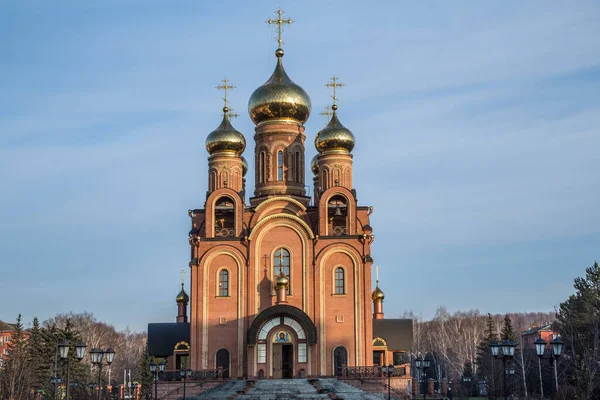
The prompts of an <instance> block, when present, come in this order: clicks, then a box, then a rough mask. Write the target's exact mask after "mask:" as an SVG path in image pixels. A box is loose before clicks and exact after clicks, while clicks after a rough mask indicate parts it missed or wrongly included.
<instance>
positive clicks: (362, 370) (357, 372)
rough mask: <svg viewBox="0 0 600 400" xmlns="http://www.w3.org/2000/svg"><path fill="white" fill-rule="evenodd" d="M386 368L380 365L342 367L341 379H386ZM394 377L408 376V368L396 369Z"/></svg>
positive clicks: (393, 373)
mask: <svg viewBox="0 0 600 400" xmlns="http://www.w3.org/2000/svg"><path fill="white" fill-rule="evenodd" d="M384 368H385V367H381V366H379V365H370V366H355V367H348V366H342V367H340V373H339V375H338V376H339V377H341V378H360V379H364V378H384V377H387V376H388V375H387V372H385V371H384ZM391 376H393V377H398V376H406V368H405V367H395V368H394V372H392V375H391Z"/></svg>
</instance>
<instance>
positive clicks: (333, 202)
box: [327, 195, 348, 236]
mask: <svg viewBox="0 0 600 400" xmlns="http://www.w3.org/2000/svg"><path fill="white" fill-rule="evenodd" d="M327 213H328V217H329V235H330V236H342V235H347V234H348V226H347V221H348V203H347V201H346V198H345V197H344V196H341V195H336V196H333V197H332V198H331V199H329V203H328V204H327Z"/></svg>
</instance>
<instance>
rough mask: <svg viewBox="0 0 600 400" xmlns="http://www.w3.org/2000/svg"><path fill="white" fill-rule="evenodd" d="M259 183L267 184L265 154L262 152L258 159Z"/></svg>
mask: <svg viewBox="0 0 600 400" xmlns="http://www.w3.org/2000/svg"><path fill="white" fill-rule="evenodd" d="M258 182H259V183H265V152H264V151H261V152H260V156H259V159H258Z"/></svg>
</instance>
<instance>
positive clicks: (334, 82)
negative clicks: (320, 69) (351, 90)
mask: <svg viewBox="0 0 600 400" xmlns="http://www.w3.org/2000/svg"><path fill="white" fill-rule="evenodd" d="M342 86H344V84H343V83H342V82H340V79H339V78H338V77H337V76H335V75H334V76H333V78H331V82H327V83H326V84H325V87H328V88H333V95H332V96H331V98H332V99H333V107H335V108H333V110H334V111H335V110H336V109H337V105H336V103H335V102H336V101H337V100H338V98H337V97H336V89H337V88H339V87H342Z"/></svg>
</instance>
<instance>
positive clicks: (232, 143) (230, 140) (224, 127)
mask: <svg viewBox="0 0 600 400" xmlns="http://www.w3.org/2000/svg"><path fill="white" fill-rule="evenodd" d="M228 111H229V109H228V108H227V107H223V121H222V122H221V125H219V126H218V127H217V129H215V130H214V131H212V132H211V133H209V135H208V136H207V137H206V150H207V151H208V152H209V154H211V155H212V154H214V153H217V152H232V153H235V154H236V155H238V156H239V155H240V154H242V153H243V152H244V149H245V148H246V139H245V138H244V135H242V134H241V133H240V132H238V131H236V130H235V128H234V127H233V126H231V122H229V118H228V117H227V112H228Z"/></svg>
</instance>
